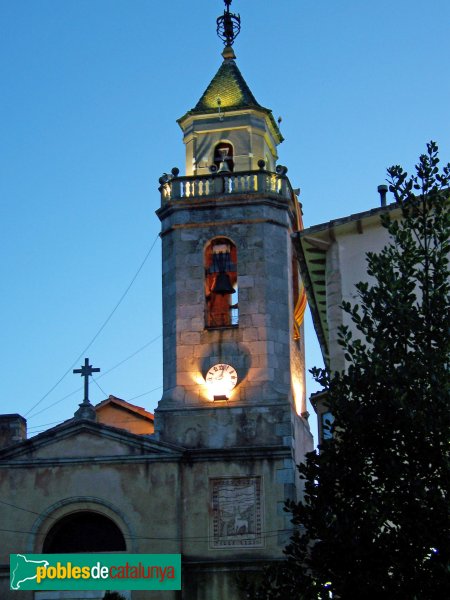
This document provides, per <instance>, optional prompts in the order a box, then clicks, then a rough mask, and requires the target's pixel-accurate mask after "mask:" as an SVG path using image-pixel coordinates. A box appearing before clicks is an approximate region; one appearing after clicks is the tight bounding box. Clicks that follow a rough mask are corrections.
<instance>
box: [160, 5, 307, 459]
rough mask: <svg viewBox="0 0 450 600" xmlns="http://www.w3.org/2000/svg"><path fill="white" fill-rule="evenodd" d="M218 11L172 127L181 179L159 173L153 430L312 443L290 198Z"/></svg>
mask: <svg viewBox="0 0 450 600" xmlns="http://www.w3.org/2000/svg"><path fill="white" fill-rule="evenodd" d="M225 4H226V5H227V6H226V10H225V12H224V15H223V16H222V17H219V19H218V20H217V21H218V33H219V36H220V37H221V38H222V39H223V41H224V43H225V48H224V50H223V52H222V57H223V62H222V64H221V66H220V68H219V70H218V71H217V73H216V74H215V76H214V77H213V79H212V81H211V83H210V84H209V86H208V87H207V89H206V90H205V92H204V93H203V95H202V96H201V97H200V100H199V101H198V102H197V104H196V105H195V107H194V108H193V109H191V110H189V111H188V112H187V113H186V114H185V115H184V116H183V117H181V118H180V119H179V120H178V123H179V125H180V127H181V129H182V131H183V136H184V137H183V140H184V144H185V147H186V175H185V176H181V175H180V173H179V170H178V169H177V168H174V169H172V172H171V174H170V175H164V176H163V177H162V178H161V179H160V184H161V187H160V192H161V207H160V209H159V210H158V211H157V214H158V217H159V218H160V220H161V224H162V229H161V239H162V261H163V338H164V346H163V347H164V350H163V352H164V355H163V356H164V392H163V396H162V399H161V401H160V403H159V406H158V409H157V412H156V428H157V429H156V430H157V433H158V435H159V439H161V440H162V441H166V442H171V443H176V444H180V445H182V446H183V447H186V448H211V449H213V448H215V449H222V450H223V451H225V450H226V449H231V448H236V447H241V448H243V447H256V446H259V447H262V446H267V447H270V446H289V447H290V448H291V450H292V452H293V458H294V460H295V461H296V462H299V461H300V460H301V459H302V457H303V455H304V452H305V448H306V449H309V448H310V445H311V437H310V433H309V427H308V424H307V421H306V418H305V417H306V416H307V413H306V408H305V383H304V380H305V374H304V342H303V327H302V324H301V320H302V316H303V315H302V308H303V310H304V304H305V299H304V297H303V296H304V295H303V294H302V286H301V282H300V280H299V274H298V266H297V261H296V258H295V251H294V247H293V244H292V240H291V234H292V233H293V232H294V231H297V230H298V229H299V228H300V226H301V216H300V214H301V213H300V207H299V204H298V200H297V197H296V194H295V192H294V190H293V189H292V187H291V184H290V181H289V179H288V177H287V175H286V173H287V169H286V168H285V167H283V166H281V165H277V159H278V155H277V146H278V145H279V144H280V143H281V142H282V141H283V137H282V135H281V133H280V130H279V127H278V125H277V123H276V122H275V120H274V118H273V115H272V111H271V110H269V109H267V108H264V107H263V106H261V105H260V104H259V103H258V102H257V100H256V99H255V97H254V96H253V94H252V92H251V90H250V88H249V86H248V85H247V83H246V81H245V79H244V77H243V76H242V74H241V72H240V70H239V68H238V66H237V64H236V60H235V59H236V56H235V53H234V50H233V47H232V44H233V41H234V38H235V36H236V35H237V32H238V30H239V29H240V18H239V16H237V15H234V14H232V13H230V2H229V1H226V2H225Z"/></svg>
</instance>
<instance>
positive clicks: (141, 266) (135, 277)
mask: <svg viewBox="0 0 450 600" xmlns="http://www.w3.org/2000/svg"><path fill="white" fill-rule="evenodd" d="M158 238H159V234H158V235H157V236H156V238H155V240H154V242H153V244H152V245H151V246H150V250H149V251H148V252H147V254H146V255H145V257H144V260H143V261H142V263H141V265H140V266H139V268H138V270H137V271H136V273H135V274H134V276H133V278H132V279H131V282H130V283H129V285H128V287H127V288H126V290H125V291H124V293H123V294H122V296H121V297H120V298H119V301H118V302H117V303H116V305H115V306H114V308H113V309H112V311H111V312H110V314H109V315H108V317H107V318H106V320H105V321H104V323H103V325H102V326H101V327H100V329H99V330H98V331H97V333H96V334H95V335H94V337H93V338H92V339H91V341H90V342H89V344H88V345H87V346H86V348H84V350H83V351H82V352H80V354H79V355H78V356H77V358H76V359H75V360H74V361H73V363H72V365H71V366H70V367H69V368H68V369H67V371H66V372H65V373H64V374H63V375H62V376H61V377H60V378H59V379H58V381H57V382H56V383H55V385H54V386H53V387H52V388H50V390H49V391H48V392H47V393H46V394H44V395H43V396H42V398H41V399H40V400H38V401H37V402H36V404H34V405H33V406H32V407H31V408H30V410H29V411H28V412H27V413H25V416H27V415H28V414H29V413H30V412H32V411H33V410H34V409H35V408H36V407H37V406H39V404H40V403H41V402H42V401H43V400H45V398H47V396H49V395H50V394H51V393H52V392H53V390H54V389H55V388H56V387H57V386H58V385H59V384H60V383H61V381H62V380H63V379H64V378H65V377H66V375H68V374H69V373H70V372H71V371H72V369H73V367H74V366H75V365H76V364H78V362H79V360H80V359H81V358H82V357H83V356H84V355H85V354H86V352H87V351H88V350H89V348H90V347H91V346H92V344H93V343H94V342H95V340H96V339H97V338H98V336H99V335H100V334H101V332H102V331H103V330H104V329H105V327H106V325H107V324H108V323H109V321H110V320H111V318H112V316H113V315H114V313H115V312H116V310H117V309H118V308H119V306H120V305H121V304H122V301H123V300H124V298H125V296H126V295H127V294H128V292H129V291H130V289H131V286H132V285H133V283H134V282H135V281H136V279H137V276H138V275H139V273H140V272H141V271H142V269H143V267H144V265H145V263H146V262H147V259H148V257H149V256H150V254H151V252H152V250H153V248H154V246H155V244H156V242H157V240H158Z"/></svg>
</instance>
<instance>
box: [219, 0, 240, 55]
mask: <svg viewBox="0 0 450 600" xmlns="http://www.w3.org/2000/svg"><path fill="white" fill-rule="evenodd" d="M223 1H224V3H225V6H226V10H224V11H223V15H222V16H220V17H219V18H218V19H217V35H218V36H219V37H220V39H221V40H222V41H223V43H224V44H225V46H228V47H231V46H232V45H233V42H234V40H235V39H236V38H237V36H238V35H239V32H240V30H241V17H240V16H239V15H235V14H234V13H232V12H230V4H231V2H232V0H223Z"/></svg>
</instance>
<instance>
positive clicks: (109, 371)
mask: <svg viewBox="0 0 450 600" xmlns="http://www.w3.org/2000/svg"><path fill="white" fill-rule="evenodd" d="M161 337H162V335H157V336H156V337H154V338H153V339H152V340H150V341H149V342H147V343H146V344H144V345H143V346H141V347H140V348H139V349H138V350H136V351H135V352H133V353H132V354H130V355H129V356H127V358H124V359H123V360H121V361H120V362H118V363H117V364H115V365H114V366H113V367H111V368H110V369H108V370H107V371H105V372H104V373H102V374H101V375H99V377H97V379H101V378H102V377H105V375H108V373H111V371H114V369H117V367H120V366H121V365H123V364H124V363H125V362H127V361H128V360H130V359H131V358H134V357H135V356H136V355H137V354H139V352H142V351H143V350H145V349H146V348H147V347H148V346H150V344H154V343H155V342H156V341H157V340H159V339H160V338H161ZM161 387H162V386H160V387H158V388H155V390H159V389H160V388H161ZM82 389H83V386H81V387H78V388H77V389H76V390H74V391H73V392H70V394H67V395H66V396H64V397H63V398H60V399H59V400H56V402H52V404H49V405H48V406H46V407H45V408H43V409H41V410H39V411H38V412H36V413H34V415H30V417H28V418H29V419H34V417H37V416H38V415H40V414H41V413H43V412H45V411H46V410H48V409H49V408H52V407H53V406H55V405H56V404H59V403H60V402H63V400H66V399H67V398H69V397H70V396H73V395H74V394H76V393H78V392H79V391H80V390H82ZM155 390H150V391H148V392H144V393H143V394H140V395H139V396H135V397H134V398H132V400H134V399H135V398H140V397H141V396H145V395H146V394H149V393H150V392H154V391H155ZM103 393H104V392H103ZM106 395H107V394H105V396H106ZM29 412H30V411H29ZM27 414H28V413H27ZM36 427H42V426H41V425H36ZM43 431H44V430H43Z"/></svg>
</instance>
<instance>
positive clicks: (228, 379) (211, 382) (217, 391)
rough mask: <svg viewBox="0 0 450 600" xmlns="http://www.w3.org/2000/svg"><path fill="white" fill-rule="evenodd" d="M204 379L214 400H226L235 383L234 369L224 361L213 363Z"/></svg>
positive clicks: (235, 374)
mask: <svg viewBox="0 0 450 600" xmlns="http://www.w3.org/2000/svg"><path fill="white" fill-rule="evenodd" d="M205 380H206V383H207V385H208V387H209V388H210V390H211V392H212V395H213V397H214V399H215V400H226V399H227V398H228V396H229V394H230V392H231V390H232V389H233V388H234V386H235V385H236V383H237V373H236V369H235V368H234V367H232V366H231V365H227V364H224V363H220V364H217V365H214V366H213V367H211V368H210V369H209V371H208V372H207V374H206V378H205Z"/></svg>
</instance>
